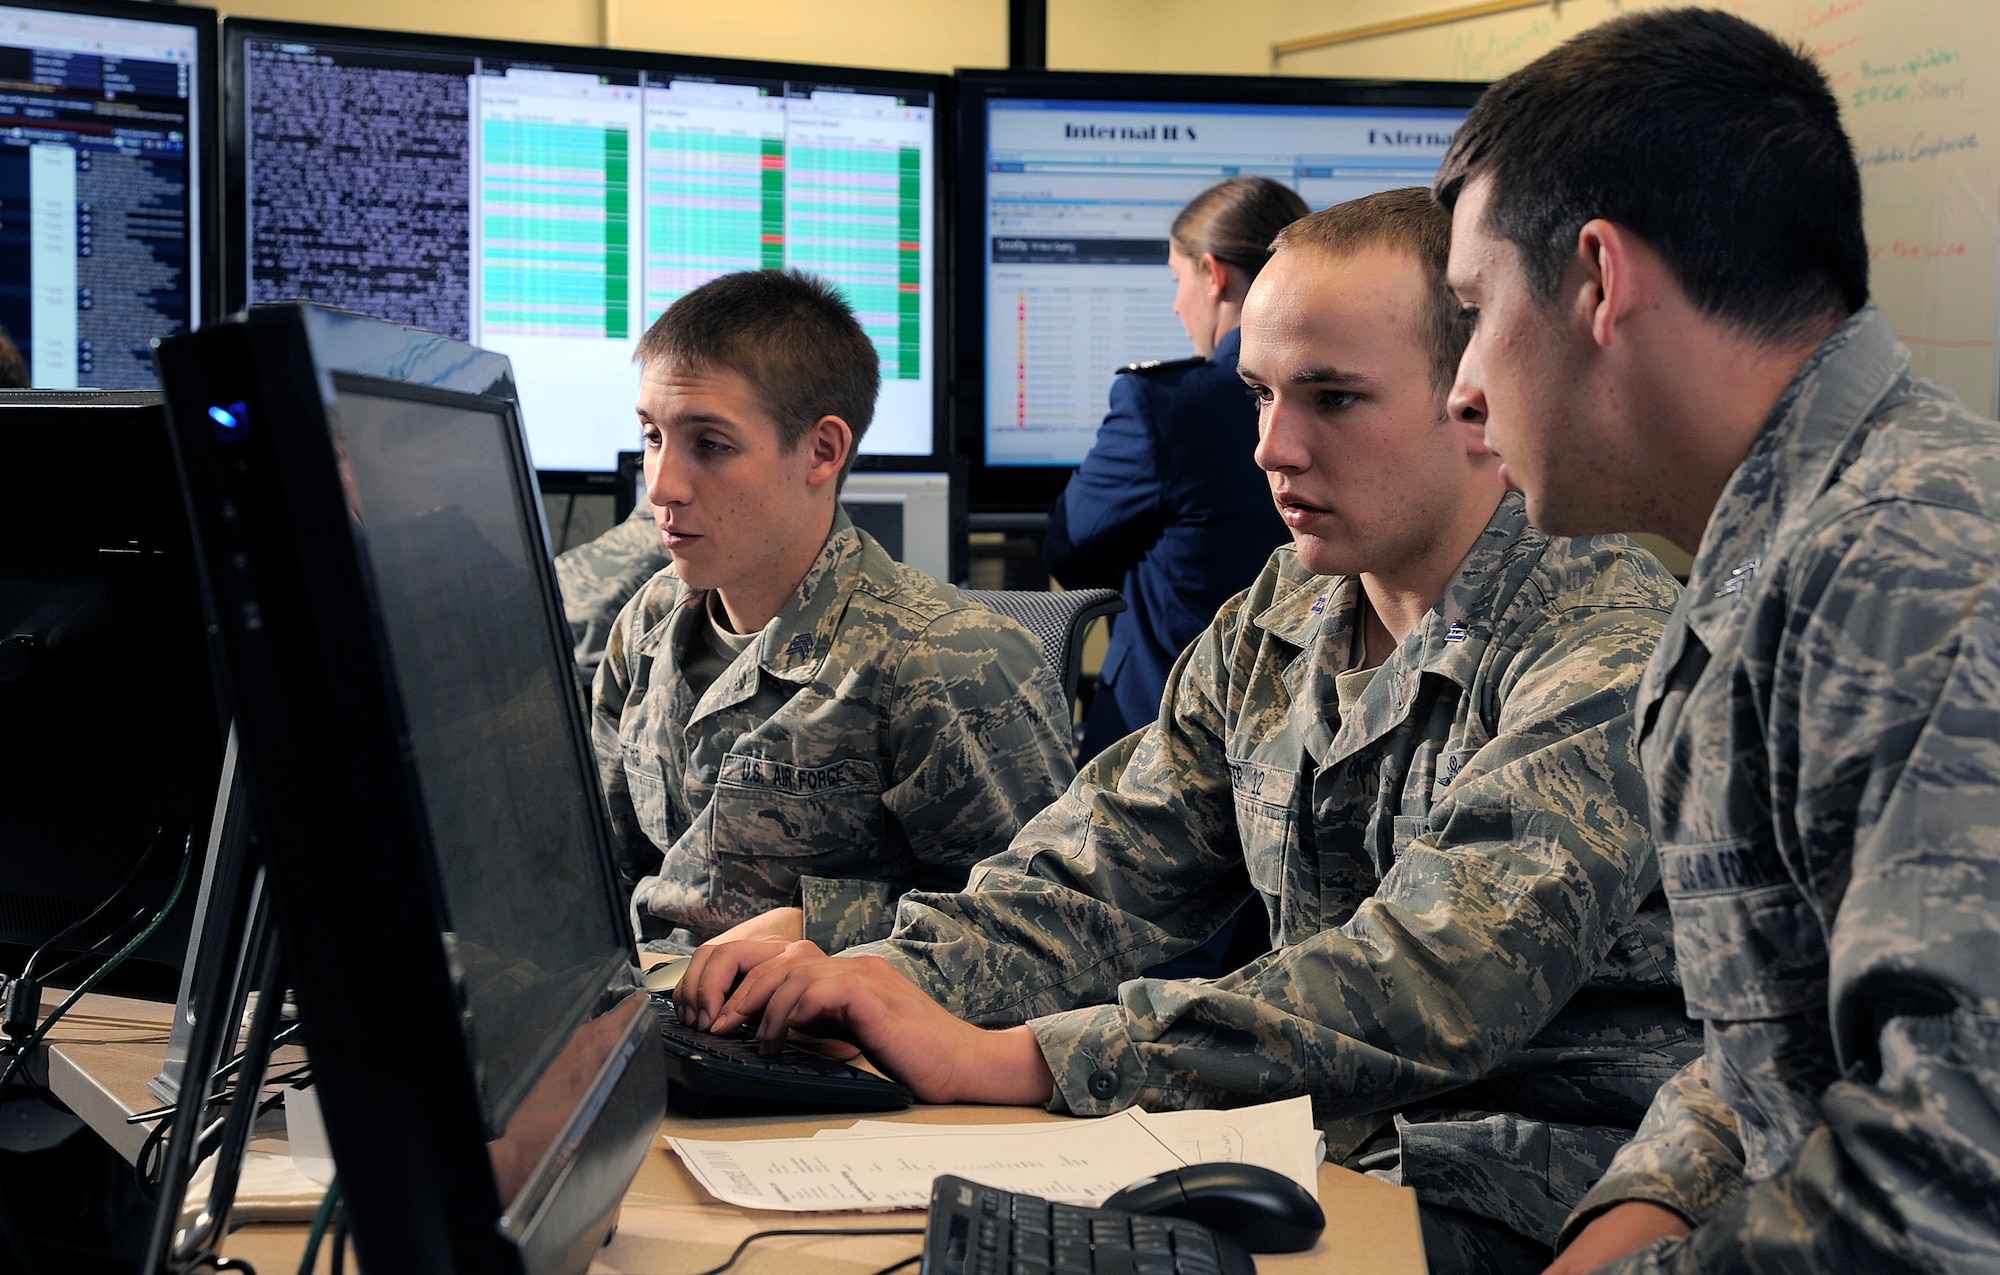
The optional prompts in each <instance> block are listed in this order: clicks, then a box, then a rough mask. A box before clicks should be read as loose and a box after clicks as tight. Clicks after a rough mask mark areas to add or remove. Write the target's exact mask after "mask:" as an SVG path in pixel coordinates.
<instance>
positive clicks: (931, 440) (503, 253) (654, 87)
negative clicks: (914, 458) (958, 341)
mask: <svg viewBox="0 0 2000 1275" xmlns="http://www.w3.org/2000/svg"><path fill="white" fill-rule="evenodd" d="M224 43H225V45H226V46H227V59H228V75H229V85H230V108H229V120H228V125H227V128H228V137H229V158H230V173H229V206H230V207H231V208H232V209H233V210H235V211H236V213H237V216H236V218H235V219H234V224H233V225H232V234H233V235H234V236H235V239H234V241H233V243H232V245H231V248H230V252H231V259H232V261H233V262H234V263H235V264H236V266H237V267H238V269H237V272H236V276H235V277H234V278H233V279H232V291H233V295H234V300H235V302H236V303H238V304H241V303H244V302H252V303H258V302H274V301H283V300H290V299H304V300H311V301H321V302H324V303H326V304H329V305H337V306H340V307H342V308H344V309H349V310H353V311H356V312H359V313H363V314H369V315H373V316H376V317H378V318H384V319H389V320H392V321H394V322H398V323H405V324H408V325H410V326H412V327H418V328H423V329H425V330H426V331H431V332H438V333H442V334H445V335H448V336H452V337H455V338H457V339H460V340H465V341H471V342H475V343H477V344H479V345H481V346H483V347H485V348H488V349H491V350H495V351H498V352H500V353H504V354H506V355H508V356H509V357H510V358H511V359H512V360H513V364H514V367H515V370H516V372H517V374H518V376H519V378H520V392H521V406H522V410H523V411H524V412H525V414H526V416H527V421H528V437H529V442H530V445H531V448H532V451H533V455H534V461H535V464H536V466H537V467H538V468H540V469H542V470H544V471H563V472H572V473H573V472H600V473H608V472H610V471H611V470H612V469H613V468H614V466H615V463H616V459H617V454H618V452H619V451H620V450H621V449H629V448H631V447H632V446H633V445H634V443H635V442H636V440H637V437H638V427H637V425H636V423H635V418H634V416H633V410H632V405H633V403H634V401H635V400H636V398H637V391H638V384H639V373H638V370H637V369H636V368H635V367H634V366H633V365H632V353H633V349H634V347H635V345H636V344H637V342H638V339H639V337H640V335H641V334H642V333H644V332H645V330H646V328H647V327H648V325H650V324H651V323H652V321H653V320H654V319H655V318H656V317H658V315H659V314H660V312H661V311H662V310H664V309H665V308H666V307H667V305H668V304H670V303H671V302H672V301H673V300H674V299H675V298H677V297H679V296H681V295H682V294H683V293H685V292H687V291H689V290H690V289H692V288H694V287H696V286H698V285H699V284H701V283H703V282H704V281H706V280H708V279H711V278H714V277H715V276H716V275H718V274H723V273H726V272H729V271H733V270H746V269H759V268H763V267H775V266H791V267H797V268H799V269H802V270H810V271H813V272H815V273H817V274H820V275H823V276H825V277H826V278H828V279H829V280H831V281H832V282H833V283H834V284H835V285H837V286H838V287H839V288H840V290H841V291H842V293H843V294H844V295H845V296H846V297H847V299H848V300H849V302H850V303H851V304H852V305H853V306H854V308H855V311H856V312H857V314H858V315H859V317H860V319H861V323H862V326H863V328H864V329H865V330H866V331H867V332H868V335H869V336H870V338H872V339H873V341H874V342H875V345H876V348H877V349H878V350H879V351H880V352H881V357H882V363H881V368H882V395H881V399H880V401H879V403H878V405H877V409H876V416H875V423H874V425H873V427H872V428H871V429H870V430H869V433H868V438H867V446H866V450H868V451H870V452H873V453H877V454H884V455H928V454H931V453H932V452H934V451H937V450H939V435H940V426H941V411H940V407H941V386H942V383H943V378H942V376H941V375H940V371H939V368H938V366H937V349H938V340H937V338H938V333H939V332H940V331H941V324H942V320H943V313H942V308H941V307H940V305H939V302H938V291H939V280H940V279H941V278H942V259H941V253H940V252H939V250H938V245H939V242H940V234H939V223H938V215H939V200H938V189H939V180H938V167H939V165H938V152H939V146H938V139H939V136H940V129H941V123H940V116H941V112H940V111H939V103H940V97H941V95H942V91H943V86H944V81H943V79H942V78H941V77H937V76H926V75H914V74H904V73H899V72H888V71H859V70H841V69H834V68H828V67H805V66H789V65H781V64H776V63H757V62H735V61H719V60H711V59H694V58H682V57H676V56H672V55H667V54H657V53H625V52H616V51H609V50H602V49H584V48H569V47H562V46H554V45H530V44H508V43H501V42H494V41H473V40H460V39H449V38H445V37H432V36H414V35H402V34H388V33H384V32H373V31H358V30H344V29H340V28H332V27H307V26H296V25H290V24H281V23H269V22H248V21H238V20H235V19H231V20H230V21H229V22H228V23H227V24H226V25H225V31H224Z"/></svg>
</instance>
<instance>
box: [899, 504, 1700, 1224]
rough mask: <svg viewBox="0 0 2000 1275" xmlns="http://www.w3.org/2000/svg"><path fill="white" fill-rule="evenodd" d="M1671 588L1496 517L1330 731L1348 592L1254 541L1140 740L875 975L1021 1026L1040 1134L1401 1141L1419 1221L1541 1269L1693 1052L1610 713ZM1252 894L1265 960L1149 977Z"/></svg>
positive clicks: (1623, 712)
mask: <svg viewBox="0 0 2000 1275" xmlns="http://www.w3.org/2000/svg"><path fill="white" fill-rule="evenodd" d="M1676 591H1677V586H1676V585H1675V583H1674V581H1673V578H1672V577H1671V576H1669V575H1668V574H1667V573H1666V571H1665V569H1664V568H1662V567H1661V566H1660V565H1659V563H1658V562H1657V561H1655V560H1654V559H1653V558H1652V557H1651V556H1650V555H1648V554H1647V553H1645V552H1644V551H1643V550H1641V549H1639V548H1638V547H1637V546H1635V545H1633V544H1631V543H1630V542H1629V541H1627V540H1625V539H1623V538H1622V537H1597V538H1591V539H1580V540H1560V539H1551V538H1549V537H1548V536H1546V535H1544V534H1543V533H1541V532H1539V531H1536V530H1534V529H1533V528H1531V527H1529V526H1528V525H1527V520H1526V515H1525V513H1524V512H1523V507H1522V504H1521V500H1520V498H1519V497H1518V496H1511V495H1510V496H1508V497H1506V498H1505V500H1504V501H1503V502H1502V503H1501V505H1500V507H1499V508H1498V509H1497V510H1496V511H1495V513H1494V516H1493V518H1492V520H1491V522H1490V523H1489V525H1488V526H1487V528H1486V530H1485V531H1484V532H1483V533H1482V534H1481V536H1480V539H1479V540H1478V542H1477V543H1476V544H1475V545H1474V547H1473V549H1472V550H1471V552H1470V553H1469V554H1468V555H1467V556H1466V558H1465V560H1464V561H1463V562H1462V563H1461V564H1460V566H1459V569H1458V573H1457V575H1456V576H1455V577H1454V578H1453V580H1452V581H1451V583H1450V585H1449V586H1448V587H1447V589H1446V590H1445V593H1444V596H1443V597H1442V599H1441V600H1440V601H1439V603H1438V605H1437V606H1436V607H1435V608H1434V609H1433V610H1432V611H1431V613H1430V614H1429V615H1428V616H1427V617H1426V618H1425V620H1424V622H1423V623H1422V624H1420V625H1419V626H1418V627H1417V628H1416V630H1415V631H1413V632H1412V633H1411V634H1410V635H1409V636H1408V638H1407V639H1406V640H1405V641H1404V642H1403V643H1402V644H1401V646H1400V647H1399V648H1398V649H1397V650H1396V651H1395V652H1394V653H1393V654H1392V655H1391V656H1390V657H1389V659H1388V660H1387V662H1385V663H1384V664H1383V665H1382V666H1381V668H1380V669H1379V670H1378V671H1377V672H1376V673H1375V675H1374V678H1373V680H1372V681H1371V682H1370V683H1369V684H1368V686H1367V688H1366V690H1365V691H1363V692H1362V694H1361V695H1360V697H1359V699H1358V700H1356V702H1355V703H1354V705H1353V711H1352V713H1351V715H1350V716H1348V718H1347V719H1346V720H1342V718H1341V715H1340V708H1339V700H1338V697H1337V695H1336V691H1335V684H1334V678H1335V675H1336V674H1338V673H1340V672H1342V671H1343V670H1346V669H1347V668H1349V667H1350V666H1351V665H1352V664H1353V663H1354V662H1355V661H1354V652H1355V646H1356V642H1355V635H1356V630H1357V626H1358V623H1359V621H1360V620H1361V618H1362V617H1363V611H1362V593H1361V588H1360V582H1359V580H1358V579H1356V578H1353V577H1345V578H1328V577H1322V576H1315V575H1312V574H1311V573H1310V572H1308V571H1307V570H1306V569H1305V568H1304V567H1303V566H1302V565H1301V564H1300V562H1299V559H1298V555H1297V554H1296V553H1295V552H1294V551H1293V550H1292V549H1291V548H1289V547H1287V548H1283V549H1280V550H1279V551H1278V552H1277V553H1276V554H1275V555H1274V556H1273V557H1272V558H1271V560H1270V562H1269V564H1268V565H1267V566H1266V567H1265V569H1264V571H1263V573H1262V574H1261V575H1260V576H1259V577H1258V579H1257V581H1256V583H1254V584H1253V585H1252V586H1251V588H1250V590H1249V591H1248V592H1247V593H1245V594H1242V595H1240V596H1238V597H1237V598H1235V599H1233V600H1232V601H1231V602H1229V603H1228V604H1227V605H1226V606H1224V607H1223V609H1222V611H1221V613H1220V614H1219V615H1218V616H1217V617H1216V620H1215V623H1214V624H1213V625H1211V626H1210V627H1209V629H1208V630H1207V631H1206V632H1205V633H1203V634H1202V636H1201V637H1199V638H1198V639H1196V641H1195V643H1194V645H1193V646H1191V647H1190V648H1189V649H1188V650H1187V652H1186V653H1184V654H1183V655H1182V657H1181V660H1180V662H1179V664H1178V665H1177V666H1176V668H1175V670H1174V674H1173V676H1172V678H1171V679H1170V680H1169V683H1168V694H1167V701H1166V703H1165V704H1164V705H1163V707H1162V711H1161V717H1160V719H1159V720H1158V721H1156V722H1155V723H1154V724H1153V725H1151V726H1149V727H1148V728H1147V729H1146V730H1144V731H1143V732H1141V733H1139V734H1136V735H1133V736H1131V737H1129V738H1128V739H1126V740H1125V741H1124V742H1123V743H1121V744H1119V745H1118V746H1117V747H1115V748H1113V749H1111V750H1110V751H1108V752H1106V753H1105V754H1103V755H1101V756H1100V757H1098V758H1097V759H1096V760H1095V761H1094V762H1092V763H1091V764H1090V765H1089V766H1087V767H1086V768H1085V770H1084V772H1083V774H1082V775H1081V776H1080V777H1079V778H1078V779H1077V781H1076V783H1075V784H1073V785H1072V786H1071V787H1070V789H1069V791H1068V792H1067V793H1066V794H1065V795H1064V796H1063V798H1062V800H1061V801H1059V802H1058V803H1057V804H1056V805H1055V806H1054V807H1052V808H1051V809H1050V810H1048V811H1047V812H1045V813H1043V814H1042V815H1041V816H1039V817H1038V818H1036V819H1035V820H1034V821H1033V822H1032V823H1030V824H1029V825H1028V827H1027V829H1026V830H1025V831H1023V832H1022V834H1021V835H1020V836H1019V837H1018V838H1016V839H1015V841H1014V844H1013V846H1012V847H1011V848H1010V849H1009V850H1008V851H1007V852H1006V853H1005V854H1004V855H1000V856H998V857H996V858H994V859H991V860H989V861H987V862H986V863H983V864H981V865H980V866H979V867H978V868H977V869H976V870H975V871H974V873H973V877H972V880H971V882H970V884H969V885H968V886H967V888H966V889H965V890H964V891H962V892H960V893H958V894H956V895H918V896H912V897H909V898H906V899H904V901H903V904H902V907H901V912H900V918H899V922H900V923H899V925H898V927H897V930H896V932H895V934H894V935H893V936H892V938H891V939H890V940H889V941H888V942H885V943H880V944H874V945H871V946H870V947H868V948H867V949H866V950H867V951H869V952H871V953H874V954H877V955H882V956H885V957H887V958H888V959H889V960H891V961H892V962H894V963H895V964H896V965H897V967H898V968H899V969H901V970H902V971H903V972H904V973H905V974H907V975H908V976H909V977H910V978H912V979H913V980H915V981H916V982H917V983H918V984H919V985H920V986H922V987H923V988H925V989H926V990H927V991H928V992H929V993H930V994H931V995H932V996H934V997H935V998H937V999H938V1000H939V1001H940V1002H942V1003H943V1004H945V1005H946V1006H948V1007H949V1008H951V1009H952V1010H954V1011H955V1012H957V1013H959V1014H961V1015H963V1016H965V1017H967V1018H969V1019H971V1020H972V1021H975V1022H979V1023H982V1024H987V1025H993V1026H999V1025H1004V1024H1011V1023H1019V1022H1024V1021H1031V1022H1032V1025H1033V1028H1034V1030H1035V1033H1036V1036H1037V1038H1038V1039H1039V1040H1040V1042H1041V1046H1042V1050H1043V1054H1044V1056H1045V1057H1046V1058H1047V1060H1048V1063H1049V1066H1050V1069H1051V1070H1052V1071H1053V1072H1054V1073H1055V1078H1056V1092H1055V1097H1054V1099H1053V1102H1052V1106H1054V1107H1055V1108H1057V1109H1059V1110H1067V1111H1071V1112H1074V1113H1077V1114H1079V1115H1100V1114H1104V1113H1106V1112H1110V1111H1115V1110H1118V1109H1119V1108H1122V1107H1125V1106H1129V1105H1133V1104H1137V1105H1140V1106H1143V1107H1146V1108H1149V1109H1155V1110H1158V1109H1174V1108H1183V1107H1215V1106H1231V1105H1240V1104H1244V1103H1250V1102H1261V1101H1265V1100H1268V1099H1275V1098H1282V1097H1286V1096H1289V1095H1294V1094H1301V1093H1303V1094H1310V1095H1311V1096H1312V1098H1313V1102H1314V1110H1315V1114H1316V1118H1317V1119H1318V1120H1319V1121H1320V1122H1321V1123H1322V1126H1323V1127H1324V1128H1325V1129H1326V1131H1327V1133H1328V1144H1329V1145H1328V1151H1329V1154H1331V1155H1332V1156H1333V1157H1335V1158H1336V1159H1338V1158H1341V1157H1343V1156H1346V1155H1347V1154H1348V1153H1349V1152H1350V1151H1351V1150H1352V1149H1354V1148H1356V1147H1357V1146H1359V1145H1360V1144H1361V1143H1362V1142H1363V1141H1364V1140H1365V1139H1367V1138H1368V1137H1369V1135H1370V1134H1372V1133H1374V1132H1375V1131H1377V1130H1378V1129H1381V1128H1382V1127H1383V1126H1385V1125H1388V1124H1389V1123H1390V1122H1391V1119H1392V1117H1395V1118H1397V1123H1396V1126H1395V1127H1396V1130H1397V1131H1398V1133H1399V1134H1400V1138H1399V1143H1400V1146H1399V1150H1400V1177H1401V1180H1402V1181H1403V1182H1405V1183H1406V1184H1408V1185H1410V1186H1411V1187H1413V1188H1415V1189H1416V1191H1417V1193H1418V1198H1419V1199H1420V1200H1422V1201H1424V1202H1426V1203H1427V1204H1432V1205H1445V1206H1449V1207H1455V1208H1460V1209H1464V1210H1467V1211H1469V1212H1473V1213H1477V1214H1479V1215H1481V1216H1486V1217H1493V1218H1497V1219H1498V1220H1500V1221H1503V1222H1504V1223H1506V1224H1507V1225H1508V1226H1509V1227H1510V1228H1512V1229H1513V1230H1515V1231H1516V1232H1518V1233H1520V1234H1523V1235H1528V1236H1532V1237H1534V1238H1536V1239H1537V1240H1538V1241H1539V1242H1541V1243H1543V1244H1548V1243H1551V1242H1552V1241H1553V1240H1554V1238H1555V1235H1556V1231H1557V1228H1558V1227H1560V1226H1561V1224H1562V1221H1563V1219H1564V1217H1565V1216H1566V1215H1567V1214H1568V1212H1569V1210H1570V1209H1571V1207H1572V1206H1573V1205H1574V1204H1575V1203H1576V1202H1577V1201H1578V1200H1580V1199H1581V1198H1582V1196H1583V1194H1584V1192H1585V1191H1586V1190H1587V1189H1588V1188H1589V1186H1590V1184H1591V1183H1592V1182H1593V1181H1594V1180H1595V1179H1596V1177H1597V1175H1598V1174H1599V1173H1601V1172H1602V1171H1603V1169H1604V1168H1605V1166H1606V1165H1607V1164H1608V1163H1609V1161H1610V1157H1611V1154H1612V1152H1613V1151H1614V1150H1615V1149H1616V1146H1617V1145H1618V1143H1619V1142H1621V1141H1622V1140H1623V1138H1624V1137H1625V1136H1626V1135H1627V1134H1629V1131H1630V1130H1631V1129H1632V1128H1633V1127H1634V1126H1636V1125H1637V1124H1638V1122H1639V1119H1640V1116H1641V1115H1642V1114H1643V1113H1644V1112H1645V1110H1646V1106H1647V1103H1648V1102H1649V1101H1650V1100H1651V1098H1652V1095H1653V1091H1654V1089H1655V1088H1657V1087H1658V1086H1659V1084H1660V1083H1661V1081H1663V1080H1665V1079H1666V1078H1667V1077H1669V1076H1672V1075H1673V1074H1674V1073H1675V1072H1676V1071H1677V1070H1678V1069H1679V1068H1680V1067H1681V1065H1682V1064H1684V1063H1685V1062H1687V1061H1688V1060H1689V1059H1690V1058H1692V1057H1693V1056H1694V1055H1695V1053H1696V1050H1697V1046H1696V1044H1695V1039H1694V1035H1693V1032H1692V1027H1691V1025H1690V1024H1689V1023H1688V1022H1687V1021H1686V1020H1685V1019H1684V1018H1683V1017H1682V1015H1681V1013H1680V997H1679V994H1678V992H1677V991H1676V990H1675V988H1674V982H1673V956H1672V947H1671V944H1670V942H1669V937H1668V931H1667V928H1666V926H1665V923H1664V903H1663V902H1662V901H1661V900H1660V898H1659V893H1658V886H1659V871H1658V867H1657V864H1656V860H1655V858H1654V855H1653V850H1652V843H1651V841H1650V839H1649V837H1648V835H1647V830H1646V827H1645V820H1644V817H1643V811H1644V809H1645V804H1644V802H1645V794H1644V791H1643V789H1642V787H1641V785H1640V780H1639V774H1638V767H1637V762H1636V758H1635V757H1634V755H1633V751H1632V739H1631V715H1630V711H1629V710H1630V707H1631V699H1632V695H1633V693H1634V691H1635V690H1636V688H1637V686H1638V682H1639V675H1640V672H1641V670H1642V669H1643V668H1644V667H1645V662H1646V656H1647V654H1648V653H1649V652H1650V651H1651V650H1652V647H1653V643H1654V641H1655V640H1656V639H1657V638H1658V636H1659V633H1660V630H1661V628H1662V626H1663V625H1664V624H1665V622H1666V617H1667V613H1668V611H1669V609H1670V608H1671V607H1672V606H1673V604H1674V599H1675V594H1676ZM1253 893H1254V897H1257V898H1259V899H1261V900H1262V902H1263V904H1264V907H1265V909H1266V912H1267V914H1268V917H1269V920H1270V937H1271V941H1272V943H1273V944H1274V945H1275V950H1274V951H1272V952H1270V953H1268V954H1266V955H1264V956H1262V957H1260V958H1258V959H1257V960H1255V961H1254V962H1252V963H1251V964H1249V965H1248V966H1246V967H1244V968H1243V969H1241V970H1239V971H1237V972H1236V973H1233V974H1230V975H1227V976H1225V977H1223V978H1221V979H1218V980H1214V981H1205V980H1190V981H1184V982H1175V981H1163V980H1158V979H1146V978H1141V977H1139V975H1140V971H1142V970H1144V969H1145V968H1146V967H1148V966H1151V965H1153V964H1155V963H1157V962H1159V961H1162V960H1164V959H1166V958H1168V957H1171V956H1173V955H1175V954H1177V953H1179V952H1182V951H1185V950H1187V949H1188V948H1190V947H1192V946H1194V945H1195V944H1196V943H1198V942H1200V941H1201V940H1203V939H1204V938H1206V937H1207V936H1208V935H1209V934H1210V933H1212V932H1213V931H1214V930H1215V929H1216V928H1217V927H1218V926H1220V925H1221V924H1222V923H1223V922H1224V921H1225V920H1226V919H1227V918H1228V917H1229V916H1231V915H1232V914H1233V913H1234V912H1235V911H1236V910H1237V908H1238V907H1239V906H1240V905H1241V904H1242V903H1243V902H1244V901H1245V900H1246V899H1248V898H1250V897H1253ZM1079 1006H1085V1007H1087V1008H1077V1007H1079Z"/></svg>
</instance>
